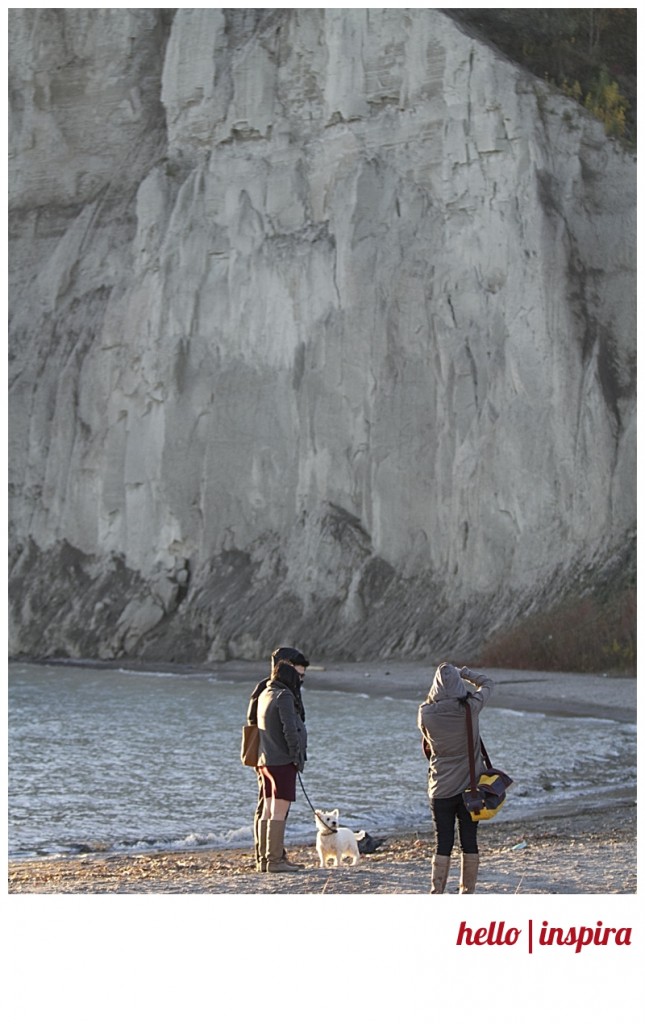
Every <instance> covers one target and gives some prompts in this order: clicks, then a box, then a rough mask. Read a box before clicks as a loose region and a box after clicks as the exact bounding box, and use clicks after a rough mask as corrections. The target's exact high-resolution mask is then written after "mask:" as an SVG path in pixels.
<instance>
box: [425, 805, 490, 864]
mask: <svg viewBox="0 0 645 1024" xmlns="http://www.w3.org/2000/svg"><path fill="white" fill-rule="evenodd" d="M430 810H431V811H432V820H433V821H434V827H435V832H436V840H437V848H436V851H435V852H436V853H438V854H441V855H442V856H443V857H449V856H450V854H451V853H452V848H453V846H454V843H455V818H456V819H457V822H458V824H459V842H460V845H461V851H462V853H479V850H478V848H477V826H478V824H479V822H478V821H473V819H472V818H471V817H470V814H469V813H468V811H467V810H466V805H465V803H464V801H463V800H462V797H461V793H458V794H457V796H449V797H447V798H445V799H439V800H437V799H432V800H430Z"/></svg>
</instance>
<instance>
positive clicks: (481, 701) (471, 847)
mask: <svg viewBox="0 0 645 1024" xmlns="http://www.w3.org/2000/svg"><path fill="white" fill-rule="evenodd" d="M464 680H466V682H468V683H470V684H471V686H472V689H471V687H468V686H466V682H464ZM494 686H495V684H494V683H493V681H492V679H489V678H488V676H485V675H483V674H482V673H481V672H474V671H473V670H472V669H469V668H465V667H464V668H462V669H458V668H455V666H454V665H450V664H448V663H447V662H443V663H442V664H441V665H439V667H438V669H437V671H436V672H435V676H434V679H433V681H432V686H431V687H430V691H429V693H428V697H427V699H426V701H425V702H424V703H423V704H421V706H420V707H419V713H418V718H417V724H418V726H419V729H420V730H421V734H422V736H423V748H424V752H425V755H426V757H427V758H428V760H429V762H430V763H429V766H428V796H429V798H430V810H431V812H432V818H433V821H434V826H435V832H436V852H435V854H434V856H433V858H432V884H431V889H430V892H431V893H432V894H435V895H437V894H440V893H443V891H444V889H445V888H446V881H447V879H448V872H449V871H450V857H451V854H452V848H453V845H454V842H455V822H457V824H458V827H459V842H460V845H461V877H460V881H459V892H460V893H461V894H462V895H467V894H470V893H474V891H475V884H476V882H477V873H478V871H479V848H478V846H477V825H478V822H476V821H473V820H472V818H471V817H470V814H469V812H468V811H467V810H466V805H465V804H464V801H463V799H462V793H463V792H464V790H466V789H467V788H468V787H469V785H470V762H469V758H468V734H467V728H466V709H465V701H466V699H468V702H469V704H470V709H471V713H472V722H473V742H474V750H475V774H476V775H477V777H479V776H480V775H481V773H482V772H483V771H484V761H483V758H482V753H481V748H480V744H479V714H480V712H481V710H482V709H483V708H484V707H485V705H486V704H487V703H488V701H489V699H490V697H491V694H492V692H493V689H494Z"/></svg>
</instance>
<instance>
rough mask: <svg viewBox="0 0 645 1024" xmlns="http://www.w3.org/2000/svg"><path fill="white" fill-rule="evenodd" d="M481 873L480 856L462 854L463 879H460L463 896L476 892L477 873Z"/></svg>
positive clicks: (460, 890)
mask: <svg viewBox="0 0 645 1024" xmlns="http://www.w3.org/2000/svg"><path fill="white" fill-rule="evenodd" d="M478 871H479V854H478V853H462V855H461V878H460V879H459V893H460V895H462V896H466V895H469V894H471V893H473V892H474V891H475V885H476V884H477V873H478Z"/></svg>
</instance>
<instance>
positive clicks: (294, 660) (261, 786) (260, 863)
mask: <svg viewBox="0 0 645 1024" xmlns="http://www.w3.org/2000/svg"><path fill="white" fill-rule="evenodd" d="M279 661H286V662H288V664H289V665H293V667H294V668H295V670H296V672H297V673H298V675H299V683H300V685H299V690H298V697H299V701H300V708H301V715H302V720H303V721H304V714H305V712H304V707H303V704H302V694H301V689H302V682H303V680H304V676H305V672H306V670H307V668H308V667H309V661H308V660H307V658H306V657H305V656H304V654H303V653H302V651H299V650H298V648H297V647H278V648H276V650H275V651H273V653H272V654H271V672H273V670H274V669H275V667H276V665H277V663H278V662H279ZM270 678H271V676H270V675H269V676H266V677H265V678H264V679H262V680H261V681H260V682H259V683H258V684H257V686H256V687H255V689H254V690H253V693H252V694H251V696H250V698H249V706H248V709H247V713H246V722H247V725H257V723H258V700H259V698H260V694H261V693H263V692H264V690H266V688H267V686H268V685H269V681H270ZM255 771H256V775H257V780H258V799H257V804H256V808H255V814H254V816H253V846H254V853H255V869H256V871H260V872H264V871H266V869H267V861H266V818H264V809H265V805H264V799H265V794H264V790H265V780H264V776H263V775H262V773H261V771H260V769H259V768H256V770H255ZM262 821H265V824H264V825H261V824H260V822H262ZM282 858H283V860H288V857H287V851H286V850H283V851H282ZM291 863H293V862H291ZM294 866H295V867H296V868H301V867H303V865H300V864H296V865H294Z"/></svg>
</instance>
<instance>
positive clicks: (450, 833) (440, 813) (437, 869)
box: [430, 798, 455, 896]
mask: <svg viewBox="0 0 645 1024" xmlns="http://www.w3.org/2000/svg"><path fill="white" fill-rule="evenodd" d="M430 810H431V812H432V820H433V821H434V827H435V841H436V848H435V853H434V856H433V858H432V883H431V887H430V893H431V895H435V896H436V895H440V894H441V893H443V892H444V890H445V888H446V882H447V881H448V873H449V871H450V855H451V854H452V848H453V845H454V842H455V802H454V800H453V799H452V798H449V799H441V798H440V799H433V800H431V801H430Z"/></svg>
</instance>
